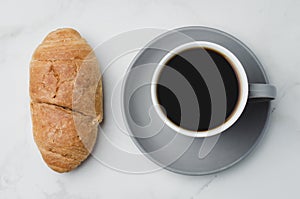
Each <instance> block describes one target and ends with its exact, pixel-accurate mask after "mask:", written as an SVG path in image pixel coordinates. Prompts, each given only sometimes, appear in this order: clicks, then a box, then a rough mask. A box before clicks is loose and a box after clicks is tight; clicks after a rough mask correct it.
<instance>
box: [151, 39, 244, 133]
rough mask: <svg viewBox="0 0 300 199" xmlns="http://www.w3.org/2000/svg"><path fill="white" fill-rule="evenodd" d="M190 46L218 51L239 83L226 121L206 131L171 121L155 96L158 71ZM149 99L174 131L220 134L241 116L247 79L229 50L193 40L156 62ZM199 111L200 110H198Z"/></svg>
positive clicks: (210, 43)
mask: <svg viewBox="0 0 300 199" xmlns="http://www.w3.org/2000/svg"><path fill="white" fill-rule="evenodd" d="M191 48H205V49H211V50H214V51H216V52H219V53H221V54H222V55H223V57H224V58H226V60H227V61H228V62H229V63H230V65H231V66H232V68H233V70H234V72H235V75H236V77H237V80H238V84H239V96H238V100H237V103H236V105H235V108H234V110H233V112H232V113H231V115H230V116H229V117H228V118H227V119H226V121H225V122H224V123H223V124H221V125H219V126H217V127H215V128H212V129H208V130H207V131H192V130H188V129H184V128H182V127H180V126H178V125H176V124H175V123H173V122H172V121H171V120H170V119H169V118H168V117H167V116H166V114H165V113H164V112H163V110H162V109H161V108H160V104H159V101H158V98H157V83H158V80H159V77H160V73H161V71H162V70H163V68H164V67H165V65H166V63H167V62H168V61H169V60H170V59H171V58H173V57H174V55H177V54H179V53H181V52H183V51H185V50H188V49H191ZM151 99H152V103H153V105H154V109H155V110H156V112H157V114H158V115H159V117H160V118H161V119H162V120H163V121H164V122H165V123H166V125H168V126H169V127H170V128H172V129H173V130H174V131H176V132H178V133H181V134H183V135H186V136H190V137H209V136H214V135H217V134H220V133H222V132H224V131H225V130H226V129H228V128H229V127H231V126H232V125H233V124H234V123H235V122H236V121H237V120H238V118H239V117H240V116H241V114H242V112H243V110H244V108H245V106H246V103H247V100H248V79H247V75H246V72H245V70H244V67H243V66H242V64H241V63H240V61H239V60H238V59H237V57H236V56H235V55H234V54H233V53H232V52H230V51H229V50H228V49H226V48H224V47H223V46H220V45H218V44H215V43H212V42H207V41H195V42H190V43H186V44H183V45H181V46H178V47H176V48H175V49H173V50H171V51H170V52H168V53H167V54H166V55H165V56H164V57H163V59H162V60H161V61H160V63H159V64H158V66H157V68H156V69H155V71H154V74H153V77H152V82H151ZM200 111H201V110H200Z"/></svg>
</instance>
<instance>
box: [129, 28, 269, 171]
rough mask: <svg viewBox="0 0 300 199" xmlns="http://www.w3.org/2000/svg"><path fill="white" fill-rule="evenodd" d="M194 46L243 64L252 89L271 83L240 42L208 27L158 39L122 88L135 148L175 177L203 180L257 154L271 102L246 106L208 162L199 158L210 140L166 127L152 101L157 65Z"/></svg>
mask: <svg viewBox="0 0 300 199" xmlns="http://www.w3.org/2000/svg"><path fill="white" fill-rule="evenodd" d="M191 41H210V42H214V43H217V44H219V45H221V46H224V47H225V48H227V49H229V50H230V51H231V52H232V53H234V54H235V56H236V57H237V58H238V59H239V60H240V62H241V63H242V65H243V66H244V68H245V71H246V74H247V76H248V81H249V83H269V82H268V78H267V76H266V74H265V72H264V70H263V67H262V65H261V63H260V62H259V61H258V59H257V58H256V57H255V55H254V54H253V53H252V52H251V50H250V49H249V48H247V47H246V46H245V45H244V44H243V43H242V42H241V41H239V40H238V39H236V38H234V37H233V36H231V35H229V34H227V33H224V32H222V31H219V30H215V29H211V28H207V27H184V28H180V29H177V30H173V31H169V32H167V33H165V34H163V35H161V36H159V37H158V38H156V39H154V40H153V41H152V42H150V43H149V44H148V45H147V46H146V47H145V48H144V49H143V50H142V51H141V52H140V53H139V54H138V55H137V56H136V58H135V59H134V61H133V62H132V64H131V66H130V68H129V70H128V72H127V75H126V78H125V81H124V83H123V114H124V117H125V121H126V123H127V124H126V125H127V128H128V130H129V131H130V132H131V135H132V138H133V140H134V141H135V143H136V145H137V146H138V148H139V149H140V150H141V151H142V152H143V153H144V154H145V155H146V156H147V157H148V158H150V159H151V160H152V161H153V162H155V163H156V164H158V165H160V166H162V167H164V168H166V169H168V170H170V171H173V172H176V173H181V174H187V175H204V174H211V173H214V172H219V171H222V170H224V169H227V168H229V167H231V166H232V165H234V164H236V163H237V162H239V161H240V160H242V159H243V158H245V157H246V156H247V155H248V154H249V153H250V152H251V151H252V149H253V148H254V147H255V145H256V144H257V142H258V141H259V140H260V138H261V137H262V135H263V134H264V132H265V129H266V126H267V125H268V119H269V114H270V102H268V101H264V102H259V103H247V105H246V108H245V110H244V112H243V114H242V116H241V117H240V118H239V120H238V121H237V122H236V123H235V124H234V125H233V126H232V127H230V128H229V129H227V130H226V131H225V132H223V133H222V134H221V136H220V137H219V140H218V142H217V143H216V145H215V146H214V147H213V149H212V150H211V152H210V153H209V154H208V155H207V156H206V157H205V158H199V157H198V156H199V149H200V147H201V145H202V143H203V140H204V139H206V138H191V137H187V136H184V135H181V134H178V133H176V132H174V131H173V130H172V129H171V128H169V127H168V126H166V125H164V123H163V121H160V119H159V117H158V115H157V114H156V112H155V111H154V109H153V107H152V101H151V96H150V83H151V79H152V75H153V72H154V69H155V67H156V66H157V63H159V61H160V60H161V59H162V57H164V55H165V54H166V53H167V52H168V51H170V50H172V49H174V48H175V47H177V46H179V45H181V44H184V43H187V42H191Z"/></svg>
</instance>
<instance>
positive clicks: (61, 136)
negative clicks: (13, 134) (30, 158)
mask: <svg viewBox="0 0 300 199" xmlns="http://www.w3.org/2000/svg"><path fill="white" fill-rule="evenodd" d="M29 90H30V97H31V115H32V125H33V135H34V140H35V142H36V144H37V146H38V148H39V150H40V152H41V154H42V157H43V159H44V161H45V162H46V163H47V165H48V166H49V167H50V168H51V169H53V170H54V171H57V172H68V171H71V170H72V169H74V168H76V167H77V166H78V165H80V163H81V162H82V161H84V160H85V159H86V158H87V157H88V155H89V154H90V152H91V150H92V149H93V146H94V144H95V141H96V137H97V131H98V124H99V123H100V122H101V121H102V119H103V97H102V81H101V73H100V70H99V64H98V61H97V58H96V56H95V54H94V53H93V50H92V48H91V47H90V46H89V45H88V44H87V43H86V41H85V40H84V39H83V38H82V37H81V36H80V34H79V33H78V32H77V31H75V30H73V29H70V28H64V29H58V30H56V31H53V32H51V33H49V34H48V35H47V36H46V38H45V39H44V41H43V42H42V43H41V44H40V45H39V46H38V47H37V49H36V50H35V52H34V54H33V56H32V61H31V63H30V89H29Z"/></svg>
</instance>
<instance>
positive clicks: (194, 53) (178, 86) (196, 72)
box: [157, 48, 239, 131]
mask: <svg viewBox="0 0 300 199" xmlns="http://www.w3.org/2000/svg"><path fill="white" fill-rule="evenodd" d="M213 65H214V66H216V68H217V69H216V70H218V71H219V74H220V75H219V76H221V80H220V81H223V83H224V87H225V93H226V96H224V99H226V103H224V104H226V105H227V106H226V109H225V110H226V117H225V118H224V120H223V121H219V123H215V124H214V125H212V121H211V118H212V117H211V116H212V115H211V114H212V104H211V103H212V102H211V96H210V93H209V89H208V87H207V84H206V82H205V80H204V79H206V78H213V76H211V75H209V74H210V73H209V72H212V71H210V68H211V67H213ZM203 70H206V73H205V75H209V76H208V77H206V78H204V77H203V75H204V74H201V71H203ZM214 77H215V76H214ZM223 93H224V92H223ZM238 96H239V85H238V80H237V77H236V74H235V72H234V70H233V68H232V67H231V64H230V63H229V62H228V61H227V60H226V58H225V57H224V56H223V55H222V54H220V53H219V52H216V51H214V50H211V49H204V48H191V49H188V50H185V51H183V52H181V53H179V54H177V55H175V56H173V57H172V58H171V59H170V60H169V61H168V62H167V63H166V66H164V68H163V69H162V71H161V73H160V76H159V80H158V85H157V98H158V102H159V103H160V104H161V106H162V107H163V108H164V109H165V110H164V111H165V112H166V115H167V117H168V118H169V119H170V120H171V121H172V122H173V123H175V124H176V125H177V126H180V127H182V128H185V129H188V130H195V131H205V130H208V129H211V128H214V127H217V126H219V125H221V124H222V123H224V122H225V121H226V119H227V118H228V117H230V115H231V113H232V112H233V110H234V109H235V105H236V104H237V101H238ZM199 111H200V112H199ZM199 115H200V116H199Z"/></svg>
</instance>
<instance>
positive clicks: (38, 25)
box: [0, 0, 300, 199]
mask: <svg viewBox="0 0 300 199" xmlns="http://www.w3.org/2000/svg"><path fill="white" fill-rule="evenodd" d="M299 10H300V2H299V1H297V0H285V1H283V0H282V1H279V0H252V1H238V0H237V1H233V0H228V1H216V0H211V1H201V0H197V1H196V0H190V1H157V0H135V1H121V0H120V1H108V0H107V1H80V0H78V1H77V0H68V1H59V0H56V1H46V2H42V1H33V0H27V1H19V2H16V1H0V82H1V83H0V90H1V98H0V110H1V115H0V121H1V125H0V149H1V150H0V198H1V199H15V198H18V199H19V198H20V199H23V198H24V199H25V198H39V199H56V198H57V199H69V198H74V199H77V198H78V199H79V198H91V199H94V198H111V199H117V198H132V199H135V198H144V199H150V198H151V199H152V198H157V199H159V198H165V199H177V198H178V199H179V198H180V199H184V198H186V199H196V198H210V199H212V198H231V199H234V198H244V199H247V198H249V199H250V198H299V197H300V192H299V179H300V170H299V168H300V158H299V153H300V119H299V114H298V112H299V111H300V105H299V100H300V79H299V74H300V68H299V66H300V60H299V55H298V54H299V49H298V48H299V45H298V43H299V41H300V26H299V24H300V12H299ZM187 25H204V26H210V27H214V28H218V29H221V30H223V31H226V32H228V33H230V34H233V35H235V36H236V37H238V38H239V39H241V40H242V41H243V42H244V43H246V44H247V45H248V46H249V47H250V48H251V49H252V50H253V51H254V52H255V53H256V55H257V56H258V58H259V59H260V60H261V62H262V63H263V65H264V66H265V69H266V71H267V73H268V75H269V78H270V80H271V82H272V83H274V84H275V85H276V86H277V88H278V99H277V100H276V101H274V103H273V107H274V108H273V113H272V116H271V125H270V128H269V131H268V133H267V135H266V136H265V137H264V138H263V140H262V141H261V142H260V143H259V145H258V146H257V148H256V149H255V150H254V151H253V153H251V154H250V156H248V157H247V158H246V159H245V160H243V161H242V162H241V163H239V164H238V165H236V166H234V167H233V168H231V169H229V170H226V171H224V172H221V173H217V174H214V175H208V176H197V177H194V176H184V175H178V174H175V173H171V172H169V171H166V170H158V171H155V172H150V173H146V174H132V172H124V171H123V172H121V171H117V170H116V169H119V170H120V169H121V170H122V168H123V169H124V170H130V169H131V168H130V165H125V164H124V165H122V164H121V165H119V162H118V161H116V162H113V161H114V160H113V159H114V158H116V157H115V156H113V155H112V154H111V153H110V151H109V150H108V148H107V147H106V146H105V144H102V142H103V141H101V140H103V139H102V135H100V136H99V141H98V144H97V147H96V153H98V152H99V154H96V155H95V156H101V157H106V158H107V159H106V160H105V161H111V162H109V164H111V165H113V164H115V165H113V166H112V167H119V168H116V169H112V168H111V167H108V166H107V165H105V164H102V163H100V162H99V161H97V158H95V157H90V158H89V159H88V160H87V161H86V162H85V163H84V164H83V165H82V166H81V167H79V168H78V169H77V170H75V171H73V172H71V173H67V174H57V173H55V172H52V171H51V170H50V169H48V168H47V167H46V166H45V164H44V162H43V161H42V160H41V156H40V154H39V152H38V150H37V147H36V145H35V144H34V142H33V137H32V132H31V120H30V113H29V96H28V80H29V76H28V75H29V73H28V72H29V70H28V67H29V61H30V59H31V55H32V53H33V50H34V49H35V47H36V46H37V45H38V44H39V43H40V42H41V40H42V39H43V37H44V36H45V35H46V34H47V33H48V32H49V31H51V30H53V29H56V28H59V27H73V28H76V29H78V30H79V31H80V32H81V33H82V35H83V36H84V37H85V38H86V39H87V40H88V41H89V43H90V44H91V45H92V46H93V47H96V46H97V45H98V44H101V43H102V42H104V41H107V40H109V39H110V38H112V37H113V36H115V35H118V34H121V33H124V32H126V31H131V30H135V29H140V28H157V29H173V28H177V27H181V26H187ZM151 36H152V35H150V36H149V35H148V36H145V40H147V39H151ZM142 39H143V38H142ZM133 40H134V39H133ZM128 42H130V41H128ZM119 45H120V48H121V47H122V44H119ZM114 50H118V46H116V45H115V48H114V49H112V48H107V49H104V50H103V51H102V53H101V55H98V56H99V59H100V58H101V60H102V61H103V62H105V61H107V60H105V59H107V57H109V56H110V55H109V54H110V53H111V52H113V51H114ZM135 53H136V52H134V53H132V55H130V56H128V57H127V58H125V59H121V60H120V61H119V62H116V63H114V66H113V67H111V68H112V69H111V71H110V72H107V74H108V77H107V78H105V80H104V84H106V88H108V90H107V93H109V92H110V91H109V88H113V87H112V84H113V82H114V81H115V80H117V79H118V78H119V76H120V75H121V74H122V72H123V71H124V70H125V69H126V68H127V67H128V64H129V63H130V61H131V58H132V57H133V56H134V54H135ZM108 71H109V70H108ZM116 92H118V91H116ZM105 94H106V93H105ZM107 95H108V94H107ZM105 107H106V109H107V110H108V109H109V108H110V105H109V104H108V103H107V104H105ZM106 113H107V114H106V115H105V118H106V121H105V123H104V124H103V126H102V128H104V129H106V131H107V132H109V133H108V135H110V136H111V139H112V140H114V141H115V142H116V144H117V145H118V146H121V148H124V149H126V150H132V151H134V150H135V148H134V145H132V143H131V141H130V138H129V137H127V136H126V135H124V134H122V133H121V131H120V129H118V128H116V127H115V124H114V121H113V119H112V115H111V114H110V113H109V112H107V111H106ZM121 134H122V136H121ZM110 158H111V159H110ZM117 159H119V160H121V161H120V162H122V161H123V162H125V161H126V158H123V159H122V157H120V158H118V157H117ZM104 163H105V162H104ZM136 165H143V166H145V167H147V166H149V167H152V166H153V165H152V163H151V162H148V161H147V160H145V159H143V158H141V159H136V160H135V162H132V165H131V166H136ZM126 166H129V167H128V168H126ZM133 170H134V169H133Z"/></svg>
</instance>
